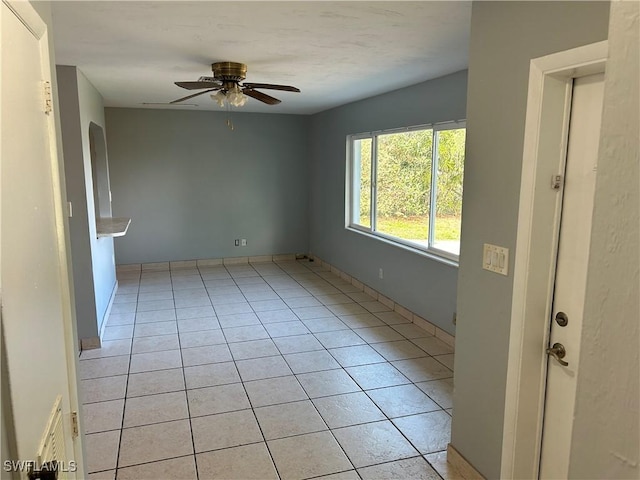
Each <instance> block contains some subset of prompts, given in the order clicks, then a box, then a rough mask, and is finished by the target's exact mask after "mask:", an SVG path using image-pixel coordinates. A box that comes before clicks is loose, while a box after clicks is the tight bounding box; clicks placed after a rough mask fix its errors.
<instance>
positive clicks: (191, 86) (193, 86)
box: [174, 82, 222, 90]
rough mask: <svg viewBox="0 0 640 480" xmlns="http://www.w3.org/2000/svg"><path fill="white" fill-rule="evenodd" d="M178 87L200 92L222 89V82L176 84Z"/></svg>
mask: <svg viewBox="0 0 640 480" xmlns="http://www.w3.org/2000/svg"><path fill="white" fill-rule="evenodd" d="M174 83H175V84H176V85H177V86H179V87H182V88H186V89H187V90H198V89H200V88H213V87H221V86H222V83H221V82H174Z"/></svg>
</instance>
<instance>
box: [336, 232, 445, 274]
mask: <svg viewBox="0 0 640 480" xmlns="http://www.w3.org/2000/svg"><path fill="white" fill-rule="evenodd" d="M346 229H347V231H349V232H354V233H357V234H359V235H363V236H365V237H368V238H372V239H375V240H377V241H380V242H382V243H386V244H387V245H390V246H393V247H397V248H401V249H402V250H406V251H408V252H412V253H415V254H417V255H420V256H422V257H426V258H428V259H430V260H435V261H436V262H440V263H444V264H445V265H449V266H450V267H455V268H458V260H457V259H453V258H449V257H447V256H444V255H440V254H438V253H437V252H435V251H433V250H424V249H421V248H418V247H414V246H412V245H409V244H407V243H403V242H399V241H397V240H394V239H392V238H390V237H387V236H386V235H381V234H379V233H373V232H369V231H365V230H361V229H359V228H357V227H353V226H347V227H346Z"/></svg>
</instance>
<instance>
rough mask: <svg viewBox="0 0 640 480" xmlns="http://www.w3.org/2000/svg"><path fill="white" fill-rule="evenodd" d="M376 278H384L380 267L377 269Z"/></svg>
mask: <svg viewBox="0 0 640 480" xmlns="http://www.w3.org/2000/svg"><path fill="white" fill-rule="evenodd" d="M378 278H379V279H381V280H382V279H383V278H384V271H383V270H382V269H380V270H378Z"/></svg>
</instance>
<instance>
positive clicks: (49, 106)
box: [43, 81, 53, 115]
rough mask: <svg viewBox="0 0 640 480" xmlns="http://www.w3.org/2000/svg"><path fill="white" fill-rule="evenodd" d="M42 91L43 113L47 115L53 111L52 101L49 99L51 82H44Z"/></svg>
mask: <svg viewBox="0 0 640 480" xmlns="http://www.w3.org/2000/svg"><path fill="white" fill-rule="evenodd" d="M43 90H44V113H46V114H47V115H49V114H50V113H51V112H52V111H53V100H52V98H51V82H48V81H45V82H44V85H43Z"/></svg>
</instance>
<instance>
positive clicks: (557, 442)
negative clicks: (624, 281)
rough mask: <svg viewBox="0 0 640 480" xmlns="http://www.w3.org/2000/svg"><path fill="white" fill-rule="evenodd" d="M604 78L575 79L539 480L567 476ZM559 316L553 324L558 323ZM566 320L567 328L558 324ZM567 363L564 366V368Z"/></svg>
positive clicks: (550, 335) (550, 339)
mask: <svg viewBox="0 0 640 480" xmlns="http://www.w3.org/2000/svg"><path fill="white" fill-rule="evenodd" d="M603 87H604V74H602V73H600V74H596V75H589V76H586V77H581V78H578V79H576V80H575V81H574V86H573V97H572V104H571V120H570V123H569V142H568V150H567V162H566V168H565V180H564V187H563V190H564V192H563V199H562V217H561V223H560V240H559V245H558V257H557V264H556V277H555V288H554V297H553V313H552V318H551V325H550V334H549V347H550V348H553V347H554V345H555V346H556V351H559V350H561V348H560V347H558V345H562V347H563V348H564V350H565V352H566V354H565V355H564V357H563V358H559V359H556V358H554V357H553V356H549V362H548V370H547V386H546V400H545V410H544V425H543V432H542V450H541V462H540V478H543V479H562V478H567V475H568V470H569V455H570V445H571V436H572V426H573V411H574V407H575V399H576V383H577V378H578V365H579V358H580V357H579V356H580V336H581V333H582V314H583V308H584V303H585V290H586V280H587V264H588V258H589V245H590V237H591V217H592V213H593V198H594V192H595V182H596V167H597V159H598V144H599V138H600V121H601V116H602V100H603ZM556 317H557V320H556ZM565 319H566V325H565V326H562V324H564V323H565V322H564V321H563V320H565ZM561 362H565V363H567V364H568V365H563V364H562V363H561Z"/></svg>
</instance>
